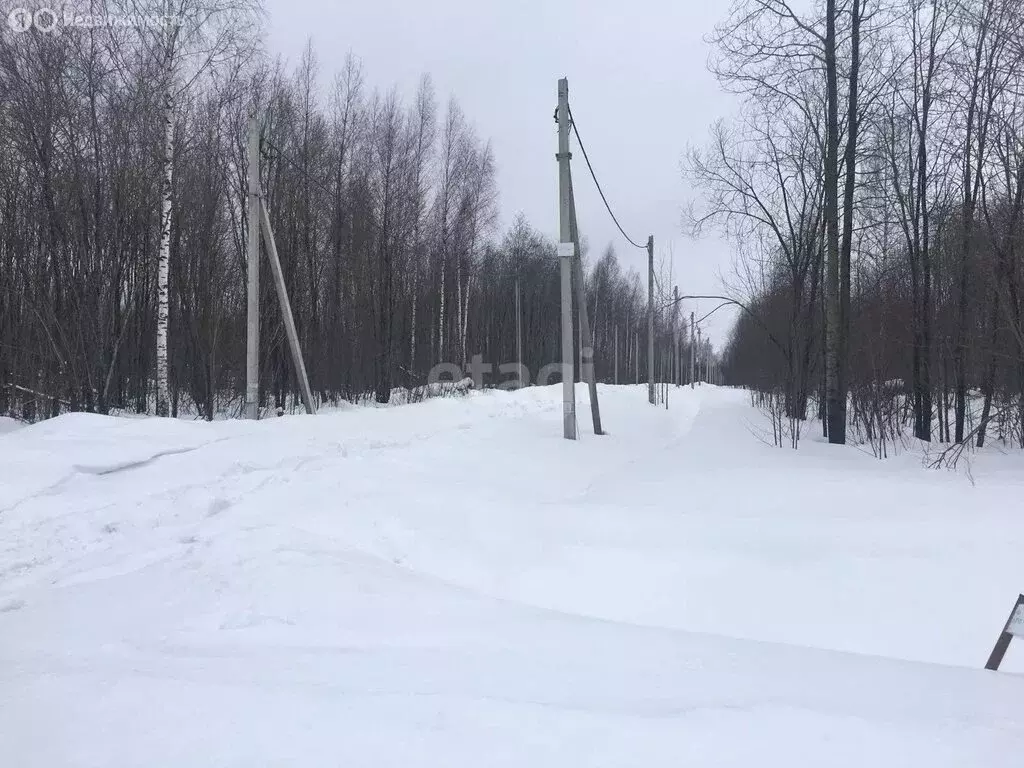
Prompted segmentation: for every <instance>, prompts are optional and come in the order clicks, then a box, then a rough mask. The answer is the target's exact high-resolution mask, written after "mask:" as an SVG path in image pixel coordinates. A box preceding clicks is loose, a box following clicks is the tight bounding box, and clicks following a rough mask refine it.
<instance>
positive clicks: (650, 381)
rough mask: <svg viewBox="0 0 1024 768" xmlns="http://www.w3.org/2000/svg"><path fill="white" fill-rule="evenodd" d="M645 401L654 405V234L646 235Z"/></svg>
mask: <svg viewBox="0 0 1024 768" xmlns="http://www.w3.org/2000/svg"><path fill="white" fill-rule="evenodd" d="M647 402H649V403H650V404H651V405H654V235H648V236H647Z"/></svg>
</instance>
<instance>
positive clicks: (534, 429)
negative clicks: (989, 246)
mask: <svg viewBox="0 0 1024 768" xmlns="http://www.w3.org/2000/svg"><path fill="white" fill-rule="evenodd" d="M601 395H602V401H601V405H602V411H603V416H604V420H605V424H606V428H607V429H608V431H609V433H610V434H609V435H607V436H604V437H599V438H598V437H594V436H593V435H592V434H591V432H590V429H589V425H588V422H587V420H586V418H587V417H589V411H588V408H587V405H586V402H585V399H586V394H585V390H584V389H583V388H581V389H580V390H579V397H580V400H581V404H580V409H579V413H580V432H581V439H580V440H579V441H578V442H576V443H572V442H569V441H565V440H563V439H562V437H561V404H560V401H559V398H560V388H559V387H549V388H536V389H528V390H524V391H521V392H518V393H507V392H488V393H485V394H474V395H471V396H469V397H466V398H452V399H439V400H433V401H429V402H426V403H423V404H418V405H411V406H405V407H400V408H389V409H361V408H349V409H344V410H341V411H337V412H333V413H328V414H323V415H320V416H318V417H315V418H311V417H305V416H295V417H285V418H279V419H278V418H275V419H269V420H265V421H262V422H258V423H251V422H244V421H224V422H217V423H213V424H206V423H201V422H196V423H188V422H181V421H174V420H157V419H114V418H104V417H99V416H89V415H73V416H65V417H62V418H59V419H55V420H52V421H47V422H44V423H42V424H38V425H35V426H32V427H25V428H22V429H17V430H14V431H9V432H7V433H6V434H2V435H0V765H3V766H12V767H13V766H17V768H29V767H31V766H45V767H46V768H50V767H54V766H118V767H120V766H146V768H152V767H154V766H175V767H176V768H177V767H180V766H189V767H190V768H191V767H193V766H211V767H213V766H217V767H218V768H220V767H222V766H239V767H241V766H244V767H245V768H252V767H253V766H270V765H274V766H285V765H288V766H292V765H296V766H299V765H301V766H394V767H395V768H398V767H399V766H401V768H408V767H409V766H430V767H431V768H434V767H436V768H442V767H443V768H453V767H458V766H472V767H473V768H478V767H481V766H518V767H522V766H537V767H540V768H546V767H547V766H552V767H554V766H557V767H558V768H566V767H567V766H642V767H644V768H647V767H652V766H673V767H674V768H678V766H742V767H743V768H751V767H752V766H758V767H761V766H765V767H772V766H785V768H794V767H795V766H814V767H815V768H821V767H822V766H829V767H832V766H858V767H859V766H871V768H888V767H895V766H899V767H901V768H903V767H906V766H928V767H929V768H934V767H935V766H964V767H965V768H977V767H980V766H984V767H985V768H999V767H1000V766H1007V767H1009V766H1013V767H1014V768H1019V766H1021V765H1024V676H1022V675H1020V674H1015V672H1021V671H1024V649H1022V648H1019V647H1013V646H1011V649H1010V653H1009V655H1008V656H1007V660H1006V662H1004V667H1005V670H1006V672H1000V673H991V672H985V671H983V670H982V669H981V667H982V665H983V664H984V662H985V659H986V658H987V656H988V653H989V651H990V650H991V646H992V644H993V642H994V641H995V639H996V636H997V635H998V632H999V630H1000V629H1001V627H1002V623H1003V621H1004V620H1005V618H1006V614H1007V612H1008V611H1009V609H1010V607H1011V605H1012V603H1013V601H1014V599H1015V598H1016V595H1017V593H1018V592H1019V591H1022V590H1024V557H1022V552H1024V511H1022V507H1021V504H1020V498H1021V493H1022V491H1024V458H1022V457H1021V456H1020V455H1018V454H1007V455H1000V454H998V453H996V452H989V453H987V454H985V455H982V456H980V457H978V458H977V459H976V460H974V462H973V466H972V468H971V469H972V471H971V475H972V477H973V481H974V482H973V484H972V482H971V481H970V480H969V479H968V477H967V476H966V474H965V473H964V472H959V473H953V472H945V471H942V472H936V471H932V470H927V469H924V468H922V466H921V461H920V457H915V456H914V455H911V454H907V455H904V456H901V457H898V458H896V459H892V460H889V461H885V462H880V461H877V460H875V459H874V458H872V457H871V456H870V455H868V454H866V453H865V452H863V451H860V450H857V449H856V448H852V447H847V448H842V447H834V446H827V445H824V444H821V443H820V442H815V441H813V440H805V441H804V442H803V444H802V446H801V449H800V451H798V452H794V451H791V450H787V449H779V448H773V447H770V446H768V445H765V444H763V443H762V442H760V441H759V440H758V439H757V437H756V436H755V433H756V432H757V431H758V430H759V429H760V427H761V423H760V419H761V417H760V416H759V414H758V413H757V412H756V411H754V410H752V409H751V408H750V407H749V405H748V404H747V400H746V398H745V396H744V394H743V393H742V392H737V391H732V390H726V389H716V388H713V387H708V386H705V387H702V388H698V389H697V390H695V391H691V390H689V389H681V390H680V389H674V390H672V391H671V393H670V406H671V408H670V409H669V410H668V411H665V410H664V409H661V408H653V407H651V406H649V405H647V403H646V391H645V390H644V388H643V387H604V388H602V389H601ZM1017 642H1018V643H1020V644H1021V645H1024V642H1022V641H1017Z"/></svg>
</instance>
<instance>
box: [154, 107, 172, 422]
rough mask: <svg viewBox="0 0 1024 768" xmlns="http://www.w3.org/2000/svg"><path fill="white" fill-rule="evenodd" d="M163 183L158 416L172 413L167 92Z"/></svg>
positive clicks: (169, 121)
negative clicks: (169, 331) (169, 341)
mask: <svg viewBox="0 0 1024 768" xmlns="http://www.w3.org/2000/svg"><path fill="white" fill-rule="evenodd" d="M163 117H164V156H163V166H164V167H163V172H164V173H163V185H162V189H161V198H162V200H161V207H160V252H159V255H158V256H157V278H156V291H157V303H156V415H157V416H167V415H169V413H170V400H171V398H170V387H169V384H168V369H167V324H168V318H169V314H170V261H171V189H172V186H171V185H172V181H173V178H174V96H173V94H172V93H171V90H170V88H168V89H167V92H166V93H165V94H164V115H163Z"/></svg>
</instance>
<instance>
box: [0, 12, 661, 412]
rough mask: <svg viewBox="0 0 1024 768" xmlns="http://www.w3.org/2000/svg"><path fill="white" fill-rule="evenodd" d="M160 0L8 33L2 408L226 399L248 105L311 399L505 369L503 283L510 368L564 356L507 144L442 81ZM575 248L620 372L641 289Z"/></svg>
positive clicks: (284, 391) (236, 393)
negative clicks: (271, 39) (275, 41)
mask: <svg viewBox="0 0 1024 768" xmlns="http://www.w3.org/2000/svg"><path fill="white" fill-rule="evenodd" d="M8 5H9V4H8ZM94 5H95V4H94ZM104 7H105V8H107V9H108V10H120V11H122V12H129V11H131V10H133V8H134V6H132V5H131V4H130V3H121V4H119V5H115V4H113V3H108V4H107V5H106V6H104ZM6 10H7V9H6V7H5V16H6ZM135 10H138V9H135ZM171 11H172V13H174V14H176V15H177V16H179V17H180V18H182V19H183V23H182V24H180V25H178V26H173V27H157V28H148V27H147V28H141V29H132V28H95V29H78V28H57V29H56V30H54V31H52V32H50V33H47V34H43V33H40V32H39V31H38V30H35V29H32V30H29V31H26V32H22V33H12V32H10V31H9V30H7V29H4V31H3V36H2V44H0V93H2V94H3V98H2V99H0V413H3V414H8V415H12V416H15V417H16V418H20V419H25V420H36V419H40V418H45V417H49V416H53V415H56V414H59V413H63V412H66V411H76V410H84V411H96V412H100V413H108V412H111V411H122V410H124V411H133V412H138V413H144V412H149V413H157V414H168V413H169V414H172V415H178V414H195V415H197V416H202V417H205V418H214V416H215V415H218V414H238V413H239V408H240V405H241V402H242V397H243V394H244V387H245V383H244V375H245V372H244V369H245V313H246V306H245V302H246V299H245V280H246V275H245V269H246V260H245V245H246V231H245V228H246V216H245V201H246V159H245V158H246V154H245V149H246V147H245V142H246V125H247V119H248V116H249V114H250V113H255V114H257V115H259V116H260V119H261V121H262V136H261V156H262V159H261V163H260V180H261V184H262V187H263V189H264V190H265V194H266V200H267V204H268V207H269V210H270V213H271V219H272V224H273V228H274V231H275V236H276V242H277V246H278V250H279V252H280V255H281V260H282V263H283V268H284V272H285V276H286V280H287V284H288V291H289V294H290V296H291V304H292V308H293V311H294V313H295V316H296V324H297V326H298V330H299V335H300V338H301V340H302V346H303V349H304V353H305V357H306V365H307V369H308V372H309V376H310V381H311V385H312V389H313V391H314V395H315V397H316V398H317V399H318V400H319V401H320V402H336V401H338V400H339V399H347V400H358V399H363V398H375V399H376V400H377V401H380V402H386V401H388V400H389V398H390V396H391V393H392V391H393V389H394V388H395V387H413V386H416V385H418V384H421V383H423V382H424V381H425V379H426V374H427V371H428V370H429V369H430V368H431V366H433V365H434V364H435V363H438V362H442V361H446V362H454V363H456V364H464V363H465V362H466V360H467V359H468V358H469V357H471V356H472V355H474V354H481V355H483V357H484V359H485V360H487V361H489V362H492V363H493V364H494V365H495V366H497V365H498V364H500V363H504V362H516V322H515V307H516V294H517V292H518V293H519V297H520V306H521V313H522V336H523V344H522V350H523V360H522V362H523V363H524V364H525V365H526V366H527V367H528V368H529V369H530V370H532V371H534V372H536V371H537V370H539V369H540V368H541V367H542V366H543V365H545V364H547V363H551V362H555V361H557V360H558V359H559V357H560V355H559V347H558V344H559V339H558V311H559V310H558V306H559V304H558V263H557V257H556V253H555V245H554V241H553V240H552V239H550V238H548V237H546V236H542V235H540V234H539V233H537V232H536V231H534V230H533V229H531V227H530V225H529V223H528V222H526V221H524V220H522V219H519V220H516V221H515V222H514V223H513V224H512V225H511V226H510V228H509V229H508V231H506V232H500V231H498V230H497V227H496V212H497V200H498V194H499V190H498V189H497V188H496V182H495V170H496V164H497V163H499V162H501V161H502V158H496V157H495V156H494V154H493V152H492V150H491V148H490V146H489V145H488V142H487V140H486V137H483V136H480V135H479V134H478V133H477V131H476V130H475V129H474V127H473V119H472V116H471V115H466V114H464V112H463V110H462V109H461V108H460V106H459V103H458V101H457V100H456V98H455V97H454V96H453V97H451V98H449V97H448V96H447V95H445V96H443V97H442V96H439V95H438V94H437V93H435V89H434V87H433V86H432V84H431V80H430V78H429V75H425V76H424V77H423V79H422V82H421V84H420V86H419V88H418V90H417V91H415V92H414V93H408V94H406V93H401V92H400V91H399V90H397V89H396V88H388V87H386V84H385V86H384V87H374V85H373V84H372V73H370V72H364V71H363V68H362V66H361V64H360V62H359V59H358V58H357V57H356V56H349V58H348V60H347V63H346V65H345V66H344V68H343V69H342V71H339V72H324V71H322V70H321V68H320V66H319V65H318V59H317V54H316V51H315V50H314V49H313V48H312V47H309V48H308V49H307V50H306V51H305V53H304V55H303V56H302V57H301V60H299V61H298V62H297V63H295V64H294V65H292V66H287V65H284V64H282V63H281V62H280V61H279V60H275V59H273V58H272V57H270V56H269V55H268V54H267V53H266V52H265V50H264V49H263V47H262V45H261V42H260V40H261V25H262V24H263V23H265V22H264V20H263V17H262V14H261V11H260V8H259V7H258V6H255V5H251V4H248V3H247V2H245V0H223V1H222V0H175V2H173V3H171ZM552 83H554V75H553V77H552ZM552 90H553V89H552ZM553 96H554V94H552V98H553ZM554 143H555V125H554V124H552V153H554ZM509 161H511V159H510V160H509ZM555 176H556V167H555V162H554V159H552V163H551V178H552V183H553V181H554V178H555ZM553 204H554V201H553ZM591 261H592V262H593V269H592V270H591V271H590V278H589V280H588V286H587V287H588V296H589V297H590V299H589V300H590V301H591V302H592V305H591V307H590V312H591V317H593V318H594V320H593V326H594V335H595V345H596V348H597V358H598V361H599V362H598V364H597V372H598V375H599V376H600V377H601V378H602V379H604V380H610V379H611V378H612V377H613V376H614V371H613V366H614V360H615V350H614V348H613V345H614V344H615V343H616V341H615V340H616V326H617V327H618V334H617V335H618V344H619V354H618V357H619V366H620V369H621V374H620V375H621V378H622V380H623V381H625V380H627V372H628V380H630V381H632V380H633V376H634V373H636V372H643V371H645V369H646V368H645V366H646V362H642V361H640V360H638V359H637V355H638V354H639V355H643V353H644V346H645V345H644V344H643V343H638V341H642V340H644V339H645V338H646V335H645V331H644V329H645V327H646V326H645V321H644V319H643V318H644V317H645V315H644V312H645V311H646V293H645V291H644V290H643V287H642V285H641V283H640V280H639V278H638V277H637V275H635V274H633V273H630V274H625V273H624V272H623V271H622V270H621V269H620V268H619V266H618V263H617V260H616V258H615V256H614V253H612V252H611V251H610V250H609V251H607V252H606V253H605V254H604V256H603V257H602V258H601V259H599V260H598V259H592V260H591ZM263 270H264V271H266V270H267V266H266V263H265V260H264V261H263ZM260 284H261V315H262V343H261V347H262V349H261V355H260V400H261V404H262V405H263V407H264V408H268V409H275V408H280V407H290V406H291V404H292V403H293V402H294V401H295V395H296V391H297V390H296V386H297V385H296V382H295V377H294V374H293V372H292V369H291V364H290V362H289V358H288V353H287V349H286V345H285V339H284V334H283V331H282V324H281V322H280V315H279V309H278V305H277V301H276V297H275V295H274V288H273V284H272V281H271V280H270V279H269V277H264V278H261V281H260ZM677 316H678V313H676V315H674V316H673V318H676V319H677ZM669 319H672V318H667V319H666V322H668V320H669ZM659 328H661V326H660V325H659ZM660 332H661V333H662V335H663V336H666V337H667V331H666V330H664V329H662V330H661V331H660ZM638 363H639V364H638ZM636 375H638V376H639V374H638V373H637V374H636ZM501 380H502V379H501V377H499V376H497V375H495V376H493V377H491V378H489V379H488V382H487V383H488V384H497V383H501Z"/></svg>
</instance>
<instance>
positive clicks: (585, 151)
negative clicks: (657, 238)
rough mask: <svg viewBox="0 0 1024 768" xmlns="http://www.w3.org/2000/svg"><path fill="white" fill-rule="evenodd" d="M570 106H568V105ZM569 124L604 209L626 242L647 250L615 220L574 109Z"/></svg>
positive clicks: (570, 109)
mask: <svg viewBox="0 0 1024 768" xmlns="http://www.w3.org/2000/svg"><path fill="white" fill-rule="evenodd" d="M566 106H568V105H566ZM569 124H570V125H571V126H572V132H573V133H575V134H576V141H577V142H579V145H580V150H582V152H583V159H584V160H586V161H587V170H589V171H590V178H592V179H593V180H594V186H596V187H597V191H598V194H600V195H601V200H602V201H603V202H604V207H605V209H606V210H607V211H608V215H609V216H611V217H612V221H614V222H615V226H616V227H618V228H619V232H621V233H622V236H623V237H624V238H626V242H628V243H629V244H630V245H632V246H633V247H634V248H639V249H640V250H642V251H644V250H647V246H646V245H640V244H639V243H638V242H636V241H635V240H634V239H633V238H631V237H630V236H629V235H627V234H626V230H624V229H623V228H622V225H621V224H619V220H618V219H617V218H615V214H614V213H613V212H612V207H611V206H610V205H609V204H608V198H607V197H605V196H604V190H603V189H601V182H599V181H598V180H597V174H595V173H594V166H592V165H591V164H590V158H589V157H588V156H587V148H586V147H585V146H584V145H583V139H582V138H581V137H580V131H579V129H578V128H577V127H576V120H574V119H573V116H572V107H569Z"/></svg>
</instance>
